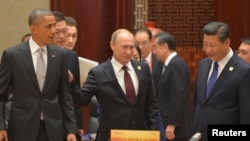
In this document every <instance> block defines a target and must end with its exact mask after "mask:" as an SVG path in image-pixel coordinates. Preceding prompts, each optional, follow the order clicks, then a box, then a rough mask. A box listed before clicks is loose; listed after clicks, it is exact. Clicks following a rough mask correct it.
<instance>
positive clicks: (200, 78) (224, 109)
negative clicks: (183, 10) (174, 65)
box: [193, 22, 250, 141]
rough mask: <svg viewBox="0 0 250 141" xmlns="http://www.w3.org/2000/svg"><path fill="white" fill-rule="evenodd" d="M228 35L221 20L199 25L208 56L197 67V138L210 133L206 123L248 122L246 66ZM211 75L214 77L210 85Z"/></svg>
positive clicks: (248, 73) (249, 80)
mask: <svg viewBox="0 0 250 141" xmlns="http://www.w3.org/2000/svg"><path fill="white" fill-rule="evenodd" d="M230 37H231V31H230V28H229V26H228V25H227V24H225V23H222V22H211V23H208V24H206V25H205V26H204V28H203V50H204V52H205V53H206V54H207V56H208V57H207V58H204V59H203V60H201V61H200V63H199V66H198V72H197V78H196V86H195V94H194V104H195V105H194V120H193V128H194V133H196V132H200V133H201V141H207V140H208V137H207V134H208V133H209V134H211V133H210V132H208V130H207V129H208V125H211V124H213V125H218V124H220V125H233V124H234V125H235V124H239V125H240V124H250V118H249V116H250V115H249V113H250V108H249V107H250V102H249V101H250V87H249V84H250V66H249V64H248V63H247V62H245V61H243V60H242V59H241V58H240V57H239V56H238V55H237V54H236V53H234V52H233V51H232V49H231V47H230ZM214 68H215V69H214ZM214 72H215V73H214ZM213 74H216V75H213ZM211 77H212V78H214V77H215V79H216V81H215V82H214V83H213V84H214V85H213V86H212V85H211V84H210V83H209V82H210V78H211ZM209 86H211V90H210V91H208V90H209V89H208V88H209ZM206 91H207V92H206ZM236 140H237V139H236Z"/></svg>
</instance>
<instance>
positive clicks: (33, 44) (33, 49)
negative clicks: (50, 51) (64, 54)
mask: <svg viewBox="0 0 250 141" xmlns="http://www.w3.org/2000/svg"><path fill="white" fill-rule="evenodd" d="M29 45H30V51H31V54H33V53H35V52H36V51H37V50H38V48H40V46H39V45H38V44H37V43H36V42H35V41H34V40H33V38H32V37H30V40H29ZM42 48H44V51H45V52H47V48H46V46H42Z"/></svg>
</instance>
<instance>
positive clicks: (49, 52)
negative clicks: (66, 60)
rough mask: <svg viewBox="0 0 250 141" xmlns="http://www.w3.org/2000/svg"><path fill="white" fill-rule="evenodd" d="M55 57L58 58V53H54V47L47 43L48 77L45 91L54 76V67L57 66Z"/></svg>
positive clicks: (45, 82)
mask: <svg viewBox="0 0 250 141" xmlns="http://www.w3.org/2000/svg"><path fill="white" fill-rule="evenodd" d="M55 58H56V55H55V53H54V49H53V48H52V47H51V46H50V45H47V72H46V78H45V81H44V85H43V91H45V89H46V88H47V87H48V84H49V81H50V79H51V78H52V74H53V70H54V67H55V66H56V65H55V63H56V61H55Z"/></svg>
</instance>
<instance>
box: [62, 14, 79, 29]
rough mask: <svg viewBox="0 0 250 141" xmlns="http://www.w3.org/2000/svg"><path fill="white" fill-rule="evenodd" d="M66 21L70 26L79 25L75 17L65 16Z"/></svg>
mask: <svg viewBox="0 0 250 141" xmlns="http://www.w3.org/2000/svg"><path fill="white" fill-rule="evenodd" d="M65 21H66V24H67V25H68V26H75V27H76V26H77V22H76V20H75V19H74V18H73V17H69V16H65Z"/></svg>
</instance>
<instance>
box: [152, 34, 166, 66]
mask: <svg viewBox="0 0 250 141" xmlns="http://www.w3.org/2000/svg"><path fill="white" fill-rule="evenodd" d="M166 49H167V48H166V44H163V45H160V44H158V39H157V38H155V39H154V40H153V53H154V54H155V56H156V58H157V60H158V61H160V62H165V59H166V51H167V50H166Z"/></svg>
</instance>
